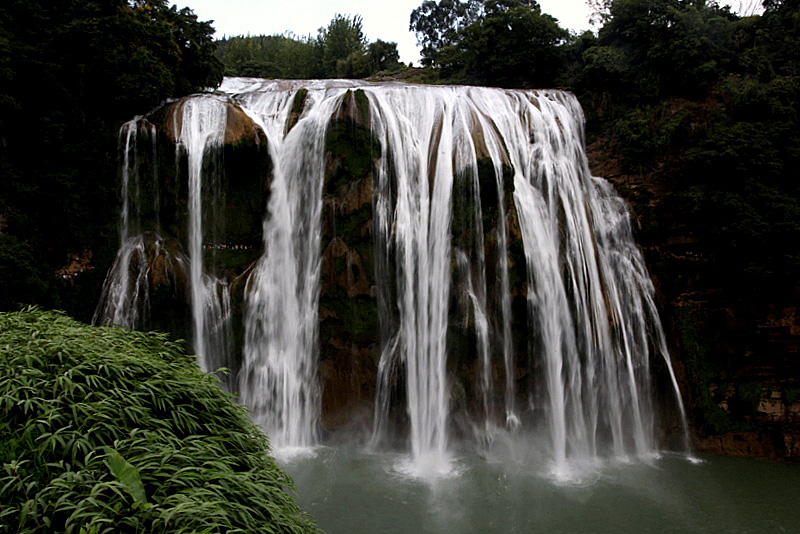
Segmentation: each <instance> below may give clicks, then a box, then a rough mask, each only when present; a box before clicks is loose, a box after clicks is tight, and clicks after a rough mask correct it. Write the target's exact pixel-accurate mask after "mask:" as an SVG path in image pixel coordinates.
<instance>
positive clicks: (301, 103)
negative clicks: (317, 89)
mask: <svg viewBox="0 0 800 534" xmlns="http://www.w3.org/2000/svg"><path fill="white" fill-rule="evenodd" d="M307 98H308V89H306V88H305V87H302V88H300V89H298V90H297V92H296V93H295V94H294V100H292V110H291V112H290V113H289V119H288V121H287V122H286V133H288V132H289V131H290V130H291V129H292V128H294V126H295V125H296V124H297V121H299V120H300V116H301V115H302V114H303V110H304V109H305V107H306V99H307Z"/></svg>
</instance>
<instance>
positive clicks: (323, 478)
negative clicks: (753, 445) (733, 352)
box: [279, 445, 800, 534]
mask: <svg viewBox="0 0 800 534" xmlns="http://www.w3.org/2000/svg"><path fill="white" fill-rule="evenodd" d="M500 456H502V457H499V456H494V457H493V456H491V455H478V454H468V455H465V456H463V457H454V458H453V459H452V460H451V462H450V463H449V469H448V471H447V474H445V475H443V474H442V472H440V471H437V470H435V469H430V471H429V472H428V473H427V474H426V469H425V467H424V466H423V468H422V469H421V470H418V471H416V472H415V475H414V476H410V475H409V474H408V470H407V469H406V466H407V465H408V463H409V461H410V459H409V458H408V457H407V456H405V455H403V454H399V453H380V454H373V453H368V452H364V451H362V450H360V448H359V447H355V446H348V445H341V446H337V447H320V448H317V449H315V450H313V451H306V453H305V454H300V455H294V456H293V458H291V459H287V458H283V459H281V458H280V456H279V463H281V465H282V466H283V467H284V468H285V469H286V471H287V472H288V473H289V474H290V475H291V476H292V477H293V478H294V481H295V484H296V485H297V492H298V493H297V498H298V501H299V503H300V505H301V506H302V507H303V508H304V509H305V510H306V511H308V512H309V513H311V514H312V515H313V516H314V517H315V518H316V520H317V523H318V524H319V526H320V527H322V529H323V530H325V531H326V532H328V533H330V534H335V533H360V532H365V533H366V532H369V533H376V532H386V533H393V532H394V533H417V532H425V533H445V532H447V533H450V532H457V533H471V532H474V533H493V532H503V533H506V532H525V533H528V532H547V533H553V532H570V533H573V532H800V465H790V464H781V463H770V462H762V461H756V460H745V459H736V458H725V457H715V456H702V457H700V458H699V460H700V461H695V462H692V461H689V460H688V459H687V458H686V456H684V455H677V454H670V453H664V454H661V455H654V456H653V457H652V458H647V459H636V460H630V459H629V460H625V459H617V460H604V461H597V460H591V461H586V462H574V463H573V464H571V465H570V470H569V471H568V472H563V471H559V472H554V471H553V469H552V468H551V467H548V465H547V461H546V460H542V459H537V458H536V456H535V455H533V454H521V455H517V456H514V455H509V454H505V455H500ZM428 475H430V476H428Z"/></svg>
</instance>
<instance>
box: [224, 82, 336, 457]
mask: <svg viewBox="0 0 800 534" xmlns="http://www.w3.org/2000/svg"><path fill="white" fill-rule="evenodd" d="M300 87H301V86H299V85H298V86H296V87H294V88H292V89H290V90H288V91H286V90H283V89H284V87H283V86H281V87H279V86H278V84H268V85H267V86H266V87H264V86H259V90H258V91H253V90H252V87H251V88H247V87H241V86H227V88H228V90H231V89H238V90H240V91H243V92H242V93H241V94H240V95H239V97H238V100H239V101H240V102H241V104H242V106H243V109H244V110H245V112H246V113H248V114H249V115H250V116H251V117H252V118H253V119H254V120H255V122H256V123H257V124H259V125H260V126H261V128H262V129H263V130H264V132H265V133H266V135H267V143H268V147H269V152H270V156H271V158H272V161H273V165H274V172H273V176H272V184H271V188H270V200H269V206H268V208H267V216H266V218H265V220H264V254H263V256H262V257H261V259H260V261H259V262H258V265H257V266H256V268H255V270H254V272H253V274H252V275H251V277H250V279H249V282H248V292H247V295H246V312H245V318H244V324H245V344H244V354H243V363H242V373H241V376H242V380H241V398H242V401H243V402H244V403H245V404H246V405H247V406H248V407H249V408H250V409H251V411H252V412H253V417H254V419H255V420H256V421H257V422H258V423H259V424H261V425H262V426H264V427H265V428H266V429H267V432H268V434H269V435H270V437H271V439H272V443H273V445H274V446H275V447H277V448H278V449H283V452H284V453H287V454H291V453H292V449H294V448H304V447H309V446H312V445H314V444H315V443H316V424H317V418H318V416H319V387H318V384H317V377H316V373H317V357H318V352H319V349H318V312H317V305H318V300H319V291H320V290H319V277H320V213H321V209H322V184H323V180H324V170H325V169H324V167H325V149H324V148H325V147H324V143H325V132H326V129H327V126H328V123H329V121H330V119H331V116H332V114H333V113H334V111H335V110H336V108H337V107H338V106H339V105H340V104H341V99H342V97H343V95H344V94H345V92H346V88H344V87H330V88H328V87H325V86H324V85H323V84H319V85H318V86H317V87H311V89H310V90H309V91H308V92H307V96H305V95H302V94H301V95H300V96H298V98H305V105H304V108H303V109H304V112H303V115H302V117H299V121H298V122H297V124H296V125H295V126H294V128H292V129H290V130H289V131H288V132H287V128H286V124H287V120H288V117H289V114H290V111H291V109H292V106H293V104H294V99H295V97H296V95H298V93H297V90H298V89H300ZM223 88H226V86H224V87H223ZM248 89H249V90H248Z"/></svg>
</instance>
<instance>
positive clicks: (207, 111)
mask: <svg viewBox="0 0 800 534" xmlns="http://www.w3.org/2000/svg"><path fill="white" fill-rule="evenodd" d="M181 109H182V114H181V116H180V124H179V128H176V130H177V131H180V134H179V135H178V136H177V137H178V139H177V141H178V143H177V145H176V151H178V153H180V151H181V150H184V151H185V152H186V156H187V159H188V169H189V209H188V218H189V221H188V223H189V224H188V226H189V287H190V288H191V296H192V326H193V328H192V335H193V344H192V346H193V349H194V351H195V353H196V354H197V357H198V359H199V361H200V366H201V367H202V368H203V370H205V371H214V370H216V369H215V367H216V365H215V363H217V362H225V361H227V360H228V358H227V355H226V352H227V347H226V345H227V343H228V341H227V338H228V337H229V334H228V332H227V330H228V329H229V328H230V326H229V322H230V295H229V293H228V289H227V286H226V284H225V283H224V282H223V281H221V280H219V279H216V278H214V277H212V276H210V275H208V274H206V273H205V272H204V270H203V223H204V222H205V223H206V224H208V221H207V220H205V221H204V212H203V185H204V184H206V185H207V182H208V180H209V179H210V178H212V177H211V176H208V174H207V173H204V170H203V167H204V163H206V164H207V157H208V153H209V152H210V151H213V150H215V149H216V150H219V148H220V146H221V145H222V141H223V139H224V136H225V126H226V121H227V108H226V106H225V102H224V101H222V100H220V99H219V98H216V97H213V96H198V97H195V98H191V99H188V100H186V101H185V102H183V105H182V108H181ZM177 118H178V115H177V114H176V115H175V119H176V120H177Z"/></svg>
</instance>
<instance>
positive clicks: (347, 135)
mask: <svg viewBox="0 0 800 534" xmlns="http://www.w3.org/2000/svg"><path fill="white" fill-rule="evenodd" d="M360 93H361V97H359V96H358V95H359V91H356V92H355V96H354V97H352V96H351V95H353V93H351V92H348V93H347V94H346V95H345V97H344V98H343V100H342V106H343V107H344V110H343V111H344V118H338V119H334V120H332V121H331V122H330V123H329V124H328V129H327V131H326V133H325V149H326V152H327V153H328V157H329V160H330V165H329V169H330V173H329V175H327V176H326V177H325V178H326V183H325V194H327V195H330V196H335V195H336V193H337V191H338V190H339V189H340V188H341V187H342V186H344V185H346V184H349V183H352V182H355V181H357V180H360V179H364V178H369V176H370V175H371V173H372V165H373V161H374V160H375V159H376V158H379V157H380V155H381V151H380V145H379V144H378V143H377V142H375V140H374V139H373V138H372V134H371V132H370V131H369V128H368V125H369V103H368V102H367V101H366V95H364V94H363V91H361V92H360ZM353 102H355V104H356V105H357V106H363V109H361V108H359V110H358V113H359V118H360V121H356V120H354V119H353V118H351V116H350V114H349V113H348V110H347V107H348V106H350V105H353Z"/></svg>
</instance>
